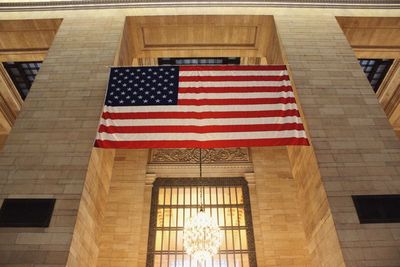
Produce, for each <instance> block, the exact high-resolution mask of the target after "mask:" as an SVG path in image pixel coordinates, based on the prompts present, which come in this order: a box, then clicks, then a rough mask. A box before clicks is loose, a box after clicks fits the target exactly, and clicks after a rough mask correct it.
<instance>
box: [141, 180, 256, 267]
mask: <svg viewBox="0 0 400 267" xmlns="http://www.w3.org/2000/svg"><path fill="white" fill-rule="evenodd" d="M203 186H204V209H205V212H207V213H208V214H209V215H210V216H211V217H212V218H214V219H215V220H217V222H218V225H219V227H220V229H221V230H222V232H223V237H222V245H221V247H220V249H219V251H218V254H217V255H215V256H214V257H213V259H212V260H209V261H207V262H206V265H205V266H214V267H230V266H241V267H254V266H256V255H255V245H254V234H253V225H252V219H251V210H250V198H249V189H248V186H247V182H246V180H245V179H243V178H216V179H209V178H202V179H198V178H195V179H190V178H183V179H173V178H166V179H160V178H157V179H156V181H155V182H154V184H153V191H152V200H151V212H150V229H149V243H148V250H147V251H148V252H147V264H146V266H148V267H153V266H157V267H170V266H182V267H183V266H197V265H195V261H194V260H193V259H191V257H190V256H189V255H187V254H186V253H185V251H184V248H183V228H184V226H185V222H187V220H188V219H189V218H190V217H192V216H194V215H195V214H197V212H198V211H199V204H200V196H201V195H200V191H201V190H202V189H203ZM199 266H200V265H199Z"/></svg>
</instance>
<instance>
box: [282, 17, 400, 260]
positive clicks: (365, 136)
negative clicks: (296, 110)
mask: <svg viewBox="0 0 400 267" xmlns="http://www.w3.org/2000/svg"><path fill="white" fill-rule="evenodd" d="M275 20H276V24H277V28H278V32H279V35H280V37H281V41H282V44H283V47H284V50H285V51H286V56H287V61H288V63H289V65H290V68H291V70H292V74H293V79H294V82H295V84H296V87H297V91H298V95H299V100H300V102H301V104H302V108H303V111H304V116H305V118H306V120H307V123H308V127H309V134H310V137H311V140H312V143H313V146H314V150H315V153H316V160H317V163H318V166H319V172H320V174H321V177H322V185H323V187H324V188H325V191H326V193H327V197H328V203H329V206H330V208H331V210H332V218H333V221H334V225H335V227H336V230H337V232H338V237H339V242H340V247H341V250H342V252H343V255H344V259H345V264H346V266H399V264H400V250H399V247H400V240H399V238H398V236H396V235H395V234H394V233H396V232H398V231H399V229H400V226H399V224H372V225H361V224H359V221H358V218H357V214H356V211H355V208H354V206H353V204H352V200H351V195H357V194H399V193H400V187H399V181H400V168H399V166H400V161H399V157H398V155H399V154H400V142H398V140H397V138H396V136H395V134H394V131H393V130H392V129H391V126H390V125H389V122H388V121H387V119H386V117H385V114H384V112H383V110H382V109H381V107H380V106H379V104H378V100H377V99H376V96H375V95H374V92H373V91H372V89H371V87H370V85H369V84H368V81H367V79H366V78H365V76H364V73H362V70H361V68H360V66H359V65H358V62H357V60H356V58H355V55H354V52H353V51H352V49H351V47H350V45H349V44H348V43H347V40H346V37H345V36H344V34H343V32H342V30H341V28H340V27H339V25H338V24H337V22H336V19H335V17H334V16H332V15H313V16H300V15H299V16H289V17H288V16H276V17H275ZM350 232H351V234H350ZM372 244H373V245H372ZM372 246H373V247H372ZM326 266H333V265H326Z"/></svg>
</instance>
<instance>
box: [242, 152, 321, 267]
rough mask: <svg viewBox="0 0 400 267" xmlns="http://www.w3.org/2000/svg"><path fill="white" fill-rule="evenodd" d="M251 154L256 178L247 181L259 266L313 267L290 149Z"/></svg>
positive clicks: (252, 176)
mask: <svg viewBox="0 0 400 267" xmlns="http://www.w3.org/2000/svg"><path fill="white" fill-rule="evenodd" d="M251 151H252V158H253V164H254V174H253V175H246V177H247V179H248V180H249V187H250V199H251V208H252V213H253V224H254V235H255V239H256V253H257V263H258V266H296V267H300V266H310V264H311V261H310V257H309V253H308V250H307V241H306V234H305V232H304V227H303V224H302V221H301V217H300V211H301V210H300V205H299V201H298V195H297V191H298V184H297V182H296V180H294V179H293V176H292V172H291V166H290V164H289V158H288V153H287V149H286V148H281V147H277V148H252V149H251ZM253 179H254V180H253ZM315 266H317V265H315Z"/></svg>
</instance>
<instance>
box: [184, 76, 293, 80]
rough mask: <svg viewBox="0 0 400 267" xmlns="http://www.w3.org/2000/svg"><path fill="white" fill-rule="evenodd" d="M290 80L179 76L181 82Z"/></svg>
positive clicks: (277, 78) (260, 77) (272, 77)
mask: <svg viewBox="0 0 400 267" xmlns="http://www.w3.org/2000/svg"><path fill="white" fill-rule="evenodd" d="M230 81H235V82H240V81H251V82H253V81H289V76H287V75H282V76H179V82H230Z"/></svg>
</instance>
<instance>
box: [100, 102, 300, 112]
mask: <svg viewBox="0 0 400 267" xmlns="http://www.w3.org/2000/svg"><path fill="white" fill-rule="evenodd" d="M293 109H297V105H296V104H294V103H289V104H260V105H221V106H218V105H210V106H206V105H205V106H185V105H181V106H178V105H168V106H167V105H163V106H122V107H113V106H104V112H111V113H128V112H137V113H145V112H229V111H263V110H293Z"/></svg>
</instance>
